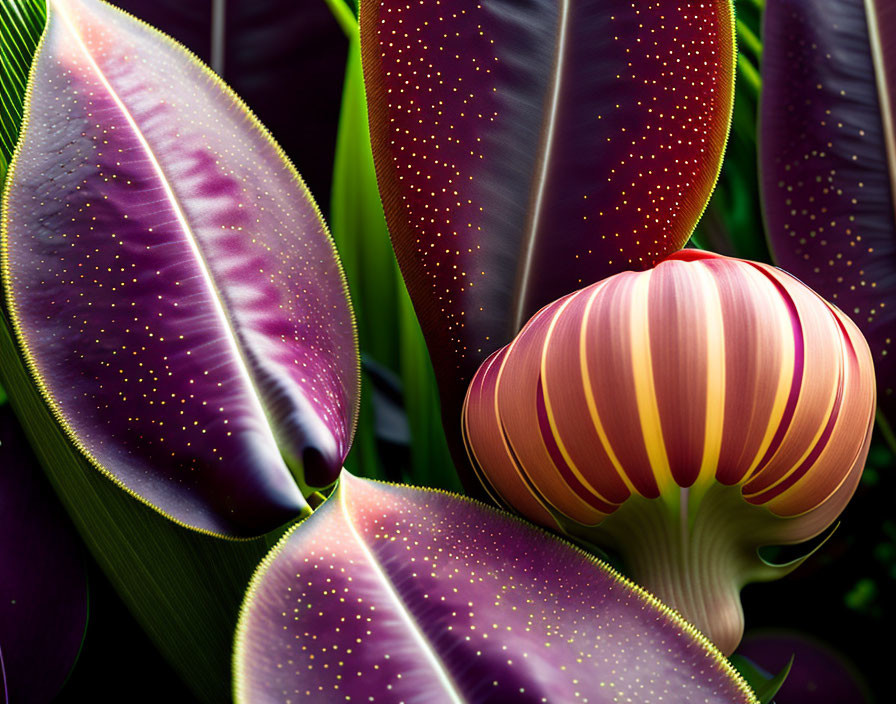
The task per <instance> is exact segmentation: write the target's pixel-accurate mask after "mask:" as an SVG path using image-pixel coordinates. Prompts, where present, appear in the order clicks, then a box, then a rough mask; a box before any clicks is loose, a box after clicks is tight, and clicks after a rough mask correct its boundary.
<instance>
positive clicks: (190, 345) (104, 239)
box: [3, 0, 359, 536]
mask: <svg viewBox="0 0 896 704" xmlns="http://www.w3.org/2000/svg"><path fill="white" fill-rule="evenodd" d="M31 85H32V90H31V93H30V95H29V97H28V101H27V103H26V111H25V115H26V117H25V124H24V126H23V139H22V142H21V143H20V145H21V146H20V149H19V151H18V153H17V155H16V158H15V159H14V162H13V164H12V166H11V168H10V174H9V186H8V188H7V191H6V194H5V201H4V205H5V208H4V222H3V257H4V277H5V283H6V288H7V304H8V306H9V310H10V313H11V317H12V318H13V321H14V323H15V327H16V330H17V332H18V335H19V341H20V344H21V346H22V348H23V351H24V354H25V356H26V358H27V359H28V361H29V363H30V366H31V370H32V372H33V374H34V376H35V379H36V380H37V383H38V384H39V385H40V387H41V389H42V391H43V392H44V395H45V397H46V399H47V401H48V402H49V404H50V405H51V407H52V408H53V410H54V411H55V413H56V415H57V418H58V419H59V421H60V423H61V424H62V425H63V427H64V428H65V430H66V431H67V433H68V434H69V436H70V437H71V438H72V440H73V441H74V442H75V444H77V445H78V446H79V447H80V448H81V449H82V451H83V452H84V453H85V455H86V456H87V457H88V458H89V459H90V460H91V461H92V462H93V463H94V464H95V465H96V466H97V467H98V468H99V469H100V471H102V472H103V473H104V474H106V475H107V476H109V477H110V478H112V479H113V480H114V481H115V482H116V483H118V484H119V485H121V486H122V487H123V488H124V489H126V490H127V491H128V492H130V493H132V494H134V495H135V496H137V498H139V499H141V500H142V501H144V502H146V503H147V504H149V505H151V506H153V507H154V508H156V509H157V510H159V511H160V512H162V513H163V514H165V515H167V516H169V517H171V518H172V519H173V520H175V521H177V522H179V523H182V524H185V525H187V526H189V527H192V528H196V529H198V530H201V531H206V532H210V533H214V534H225V535H239V536H244V535H257V534H260V533H262V532H265V531H267V530H270V529H272V528H274V527H276V526H277V525H280V524H282V523H283V522H284V521H286V520H288V519H290V518H292V517H294V516H295V515H297V514H298V513H300V512H301V511H305V510H307V505H306V503H305V500H304V498H303V493H304V494H306V495H307V493H308V492H310V491H311V490H313V489H314V488H319V487H324V486H327V485H329V484H331V483H332V482H333V481H334V480H335V479H336V476H337V475H338V472H339V469H340V467H341V464H342V460H343V459H344V457H345V454H346V452H347V451H348V447H349V444H350V441H351V434H352V430H353V424H354V418H355V414H356V407H357V395H358V374H359V372H358V357H357V346H356V341H355V335H354V324H353V319H352V313H351V309H350V306H349V303H348V299H347V294H346V288H345V281H344V278H343V275H342V270H341V268H340V265H339V262H338V260H337V257H336V253H335V250H334V249H333V245H332V241H331V240H330V237H329V234H328V233H327V231H326V227H325V225H324V224H323V221H322V220H321V218H320V213H319V211H318V209H317V206H316V205H315V204H314V202H313V200H312V199H311V197H310V195H309V194H308V191H307V189H306V188H305V186H304V184H303V183H302V181H301V179H300V177H299V176H298V174H297V173H296V171H295V169H294V168H293V167H292V165H291V164H290V163H289V162H288V161H287V160H286V159H285V157H284V156H283V153H282V151H281V150H280V149H279V147H278V146H277V145H276V144H275V143H274V142H273V141H272V139H271V138H270V135H269V134H268V133H267V132H266V131H265V130H264V128H263V127H262V126H261V125H260V123H258V121H257V120H255V119H254V118H253V117H252V116H251V114H250V113H249V112H248V111H247V110H246V108H245V106H244V105H243V104H242V103H241V102H240V101H239V99H238V98H237V97H236V96H235V95H234V94H233V93H232V92H231V91H230V90H229V89H228V88H227V87H226V86H225V85H224V84H223V83H221V82H220V81H219V80H218V79H217V77H216V76H214V74H212V73H211V72H210V71H209V70H208V69H207V68H205V67H204V66H202V65H201V64H199V63H198V62H197V61H196V60H195V59H194V58H193V57H192V56H190V55H189V54H188V53H187V52H186V51H184V50H183V48H182V47H181V46H180V45H178V44H176V43H175V42H173V41H171V40H169V39H167V38H166V37H164V36H163V35H161V34H159V33H158V32H156V31H155V30H153V29H151V28H149V27H148V26H146V25H144V24H142V23H139V22H137V21H135V20H133V19H132V18H130V17H128V16H127V15H125V14H124V13H122V12H120V11H118V10H116V9H114V8H112V7H109V6H107V5H104V4H102V3H100V2H97V1H96V0H54V1H53V2H51V3H50V6H49V17H48V25H47V30H46V33H45V36H44V38H43V40H42V43H41V46H40V49H39V51H38V54H37V57H36V59H35V65H34V68H33V72H32V84H31Z"/></svg>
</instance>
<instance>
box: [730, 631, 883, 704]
mask: <svg viewBox="0 0 896 704" xmlns="http://www.w3.org/2000/svg"><path fill="white" fill-rule="evenodd" d="M737 652H738V654H739V655H741V656H744V657H747V658H749V659H750V660H752V661H753V662H755V663H756V664H758V665H760V666H762V667H763V668H765V669H766V670H769V671H770V672H778V671H779V670H780V669H781V668H782V667H784V666H785V665H786V664H787V662H788V661H789V660H790V658H791V657H792V658H793V666H792V667H791V668H790V673H789V674H788V675H787V679H786V680H784V684H783V685H782V686H781V689H780V691H779V692H778V693H777V695H776V696H775V702H776V704H841V702H850V703H851V704H870V702H873V701H874V699H872V697H871V693H870V692H869V691H868V686H867V685H866V684H865V682H863V680H862V677H861V675H860V674H859V672H858V671H857V670H856V668H855V666H854V665H853V664H852V663H850V662H849V661H848V660H847V659H846V658H845V657H844V656H843V655H842V654H840V653H838V652H837V651H835V650H834V649H832V648H831V647H830V646H827V645H825V644H823V643H821V642H819V641H817V640H815V639H813V638H811V637H809V636H806V635H804V634H802V633H798V632H795V631H765V632H763V631H757V632H755V633H748V634H747V635H746V637H745V638H744V641H743V643H741V645H740V647H739V648H738V649H737Z"/></svg>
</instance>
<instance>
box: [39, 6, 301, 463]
mask: <svg viewBox="0 0 896 704" xmlns="http://www.w3.org/2000/svg"><path fill="white" fill-rule="evenodd" d="M51 8H52V10H53V11H58V13H59V16H60V18H61V19H62V22H63V24H64V25H65V27H66V28H67V29H68V31H69V33H70V34H71V36H72V37H73V38H74V40H75V42H76V44H77V45H78V47H79V48H80V49H81V51H82V52H83V54H84V56H85V58H86V59H87V61H88V63H89V64H90V66H91V67H92V68H93V70H94V71H95V72H96V75H97V77H98V78H99V80H100V82H101V83H102V85H103V86H104V87H105V89H106V90H107V91H108V93H109V96H110V97H111V98H112V100H113V101H114V103H115V104H116V106H117V107H118V108H119V110H120V111H121V113H122V115H123V117H124V118H125V120H126V121H127V123H128V125H129V126H130V128H131V130H132V132H133V134H134V136H135V137H136V138H137V141H138V142H139V143H140V146H141V147H142V148H143V150H144V152H145V153H146V156H147V158H148V159H149V161H150V163H151V164H152V166H153V169H154V171H155V172H156V175H157V176H158V178H159V181H160V183H161V185H162V188H163V190H164V192H165V196H166V199H167V200H168V202H169V203H170V204H171V208H172V210H174V214H175V217H176V218H177V221H178V224H179V225H180V227H181V229H182V230H183V233H184V235H185V236H186V240H187V242H188V243H189V245H190V248H191V250H192V252H193V254H194V256H195V258H196V263H197V264H198V266H199V270H200V272H201V274H202V278H203V280H204V281H205V283H206V285H207V286H208V288H209V291H210V292H211V296H210V297H211V300H212V302H213V306H214V309H215V312H216V313H217V314H218V318H219V319H220V321H221V327H222V328H223V330H224V331H225V338H226V339H227V342H228V344H229V345H230V346H231V348H232V351H233V358H234V359H235V360H236V364H237V367H238V368H239V370H240V373H241V374H242V375H243V377H244V380H245V382H246V384H247V385H248V388H249V389H251V390H252V393H251V394H249V396H250V397H251V399H250V403H251V404H252V405H254V406H255V410H256V413H257V414H258V417H259V418H263V419H264V420H265V423H264V428H265V429H266V430H267V433H268V435H269V440H270V441H271V443H273V447H275V448H277V449H278V451H279V444H278V443H277V439H276V436H275V435H274V426H273V422H272V420H271V418H270V417H269V416H268V414H267V412H266V410H265V408H264V406H263V405H262V403H261V398H262V397H261V394H260V390H259V389H258V386H257V385H256V383H255V379H254V377H253V376H252V373H251V371H250V365H249V362H248V360H247V359H246V356H245V354H244V353H243V350H242V347H241V346H240V343H239V339H238V336H237V332H236V329H235V325H234V323H233V321H232V320H231V318H230V315H229V314H228V313H227V310H226V309H225V307H224V303H223V301H222V296H221V293H220V291H219V290H218V287H217V285H216V284H215V280H214V277H213V276H212V273H211V269H210V267H209V265H208V262H207V261H206V259H205V255H204V254H203V253H202V249H201V248H200V246H199V242H198V238H197V237H196V233H194V232H193V228H192V227H190V223H189V222H188V220H187V216H186V213H185V212H184V210H183V207H182V206H181V204H180V201H179V199H178V198H177V195H176V194H175V192H174V188H173V187H172V185H171V183H170V182H169V181H168V178H167V177H166V176H165V172H164V170H163V169H162V165H161V163H160V162H159V160H158V158H157V157H156V155H155V153H154V152H153V150H152V147H150V145H149V142H147V140H146V137H145V136H144V135H143V132H142V130H141V129H140V126H139V125H138V124H137V121H136V119H135V118H134V116H133V115H132V114H131V112H130V111H129V110H128V108H127V106H126V105H125V104H124V101H122V99H121V98H120V97H119V95H118V93H117V92H116V91H115V89H114V88H113V87H112V85H111V84H110V83H109V80H108V79H107V78H106V76H105V74H104V73H103V71H102V69H101V68H100V67H99V64H97V62H96V61H95V60H94V58H93V55H92V54H91V53H90V50H89V49H88V48H87V45H86V44H85V42H84V39H83V37H81V35H80V33H79V32H78V29H77V26H76V25H75V22H74V21H73V20H72V19H71V18H70V17H69V16H68V14H67V12H66V10H65V9H64V8H63V7H62V6H61V5H60V3H58V2H54V1H53V0H50V2H49V3H48V5H47V24H48V25H49V23H50V21H51V16H50V11H51ZM285 464H286V463H285V462H284V468H285V469H286V470H287V471H289V468H288V467H286V466H285Z"/></svg>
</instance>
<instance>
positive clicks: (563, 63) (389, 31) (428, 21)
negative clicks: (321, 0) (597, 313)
mask: <svg viewBox="0 0 896 704" xmlns="http://www.w3.org/2000/svg"><path fill="white" fill-rule="evenodd" d="M455 9H456V11H451V10H455ZM451 10H449V9H448V7H447V6H446V5H445V4H444V3H442V4H440V3H427V4H423V3H410V4H409V3H407V2H404V0H384V1H383V2H374V1H373V0H367V1H366V2H362V7H361V43H362V50H363V58H364V71H365V81H366V85H367V96H368V103H369V108H370V126H371V138H372V142H373V151H374V157H375V162H376V169H377V177H378V181H379V186H380V192H381V194H382V198H383V205H384V208H385V212H386V217H387V221H388V224H389V230H390V233H391V236H392V242H393V245H394V247H395V252H396V254H397V256H398V261H399V264H400V265H401V270H402V273H403V275H404V277H405V280H406V282H407V285H408V290H409V291H410V293H411V297H412V299H413V301H414V306H415V308H416V310H417V314H418V317H419V318H420V321H421V324H422V327H423V331H424V334H425V336H426V339H427V343H428V345H429V350H430V354H431V355H432V357H433V363H434V366H435V369H436V373H437V375H438V378H439V385H440V390H441V394H442V401H443V409H444V413H445V419H446V425H447V427H448V428H449V429H450V430H451V432H453V433H455V434H456V433H457V428H458V427H459V425H458V423H457V418H458V417H459V413H460V406H461V404H462V401H463V395H464V392H465V390H466V387H467V384H468V383H469V381H470V379H471V378H472V376H473V373H474V372H475V371H476V369H477V368H478V366H479V365H480V364H481V362H482V361H483V360H484V359H485V358H486V357H487V356H488V354H489V353H491V352H492V351H494V350H495V349H497V348H498V347H500V346H501V345H503V344H505V343H506V342H508V341H509V340H510V339H511V338H512V337H513V336H514V335H515V334H516V333H517V332H518V331H519V329H520V328H521V327H522V325H523V323H525V321H526V320H527V319H528V318H529V317H530V316H531V315H532V314H533V313H535V312H536V311H537V310H538V309H539V308H541V307H542V306H544V305H546V304H547V303H549V302H551V301H553V300H554V299H556V298H559V297H560V296H562V295H565V294H567V293H569V292H571V291H573V290H575V289H578V288H581V287H582V286H584V285H587V284H590V283H592V282H594V281H597V280H598V279H602V278H604V277H606V276H609V275H610V274H614V273H616V272H619V271H622V270H625V269H645V268H648V267H650V266H651V265H653V264H654V263H655V262H656V261H658V260H659V259H661V258H662V257H664V256H665V255H667V254H670V253H671V252H673V251H675V250H676V249H678V248H680V247H681V246H682V245H683V244H684V243H685V241H686V240H687V238H688V236H689V235H690V233H691V230H692V229H693V227H694V224H695V223H696V221H697V219H698V218H699V217H700V214H701V213H702V212H703V209H704V207H705V205H706V201H707V199H708V197H709V194H710V191H711V190H712V187H713V185H714V184H715V181H716V177H717V175H718V172H719V168H720V162H721V156H722V151H723V149H724V144H725V140H726V136H727V133H728V125H729V121H730V116H731V106H732V99H733V62H734V44H733V38H732V35H733V19H732V9H731V5H730V3H729V2H728V0H711V1H709V2H701V3H678V4H675V3H651V4H648V5H643V4H641V3H632V2H630V1H629V0H626V1H624V2H623V0H602V1H601V2H597V1H592V2H580V3H570V2H566V1H560V2H550V1H547V0H539V1H537V2H531V3H526V4H520V3H518V2H516V1H515V0H483V1H482V2H480V3H468V4H465V5H464V6H463V8H460V7H458V8H454V7H453V6H452V7H451Z"/></svg>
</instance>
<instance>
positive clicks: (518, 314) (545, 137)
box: [510, 0, 571, 336]
mask: <svg viewBox="0 0 896 704" xmlns="http://www.w3.org/2000/svg"><path fill="white" fill-rule="evenodd" d="M570 2H571V0H561V3H560V18H559V22H558V27H557V42H556V49H555V52H554V67H553V71H552V73H553V80H552V81H551V87H550V98H549V101H548V103H547V105H546V107H545V119H544V121H543V122H544V124H543V127H542V139H541V141H540V143H539V154H538V156H537V158H536V162H535V163H536V164H537V165H538V174H537V176H536V178H535V181H534V183H533V186H532V196H531V200H530V205H529V209H528V210H529V212H530V217H529V220H528V222H527V225H526V231H525V233H524V235H523V242H522V250H523V262H522V269H521V270H520V273H519V277H518V283H517V287H516V291H515V296H514V299H513V300H514V301H515V303H514V305H515V308H514V314H513V329H512V330H511V331H510V334H511V336H513V335H516V334H517V332H519V330H520V329H521V328H522V327H523V323H524V322H525V319H526V315H527V308H526V302H527V301H526V299H527V295H526V293H527V291H528V289H529V280H530V278H531V276H532V268H533V266H534V260H535V243H536V242H537V240H538V231H539V226H540V223H541V207H542V204H543V201H544V193H545V188H546V186H547V181H548V172H549V171H550V165H551V152H552V150H553V147H554V135H555V127H556V123H557V110H558V106H559V104H560V87H561V84H562V83H563V81H562V75H563V66H564V59H565V54H566V33H567V27H568V24H569V6H570Z"/></svg>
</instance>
